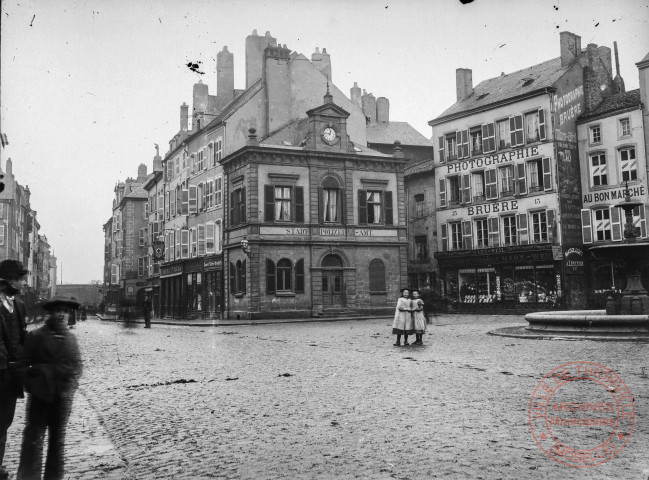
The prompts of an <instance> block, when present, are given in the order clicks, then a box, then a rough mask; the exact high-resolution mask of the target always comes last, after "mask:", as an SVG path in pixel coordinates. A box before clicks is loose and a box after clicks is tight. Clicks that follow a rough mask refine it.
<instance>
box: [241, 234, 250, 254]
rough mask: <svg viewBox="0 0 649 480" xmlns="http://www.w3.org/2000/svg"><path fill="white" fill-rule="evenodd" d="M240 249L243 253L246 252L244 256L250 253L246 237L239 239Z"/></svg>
mask: <svg viewBox="0 0 649 480" xmlns="http://www.w3.org/2000/svg"><path fill="white" fill-rule="evenodd" d="M241 250H243V253H245V254H246V256H249V254H250V244H249V243H248V238H247V237H245V236H244V237H243V240H241Z"/></svg>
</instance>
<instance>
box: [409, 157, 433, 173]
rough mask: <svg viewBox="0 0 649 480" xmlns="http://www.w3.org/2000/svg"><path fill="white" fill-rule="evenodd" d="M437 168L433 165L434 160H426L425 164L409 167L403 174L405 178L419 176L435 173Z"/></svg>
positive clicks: (420, 163)
mask: <svg viewBox="0 0 649 480" xmlns="http://www.w3.org/2000/svg"><path fill="white" fill-rule="evenodd" d="M434 170H435V166H434V165H433V161H432V160H424V161H423V162H419V163H415V164H414V165H411V166H409V167H408V168H406V169H405V170H404V172H403V175H404V176H405V177H408V176H411V175H417V174H419V173H426V172H433V171H434Z"/></svg>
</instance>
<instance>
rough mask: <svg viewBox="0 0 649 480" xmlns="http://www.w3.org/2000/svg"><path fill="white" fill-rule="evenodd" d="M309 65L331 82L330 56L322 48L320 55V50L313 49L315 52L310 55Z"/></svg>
mask: <svg viewBox="0 0 649 480" xmlns="http://www.w3.org/2000/svg"><path fill="white" fill-rule="evenodd" d="M311 63H312V64H313V65H315V67H316V68H317V69H318V70H320V71H321V72H322V74H323V75H325V76H326V77H327V78H328V79H329V81H330V82H331V56H330V55H329V54H328V53H327V49H326V48H323V49H322V53H320V49H319V48H318V47H315V52H314V53H312V54H311Z"/></svg>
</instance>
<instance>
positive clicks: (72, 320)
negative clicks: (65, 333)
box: [68, 297, 78, 328]
mask: <svg viewBox="0 0 649 480" xmlns="http://www.w3.org/2000/svg"><path fill="white" fill-rule="evenodd" d="M70 299H71V300H72V301H73V302H76V301H77V299H76V298H74V297H70ZM77 305H78V304H77ZM77 316H78V313H77V309H76V308H71V309H70V314H69V315H68V327H70V328H74V326H75V325H76V324H77Z"/></svg>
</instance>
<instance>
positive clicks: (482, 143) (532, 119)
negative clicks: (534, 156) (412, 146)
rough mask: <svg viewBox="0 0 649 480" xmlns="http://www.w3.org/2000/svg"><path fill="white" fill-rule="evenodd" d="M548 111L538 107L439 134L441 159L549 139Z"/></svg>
mask: <svg viewBox="0 0 649 480" xmlns="http://www.w3.org/2000/svg"><path fill="white" fill-rule="evenodd" d="M545 130H546V127H545V111H544V110H543V109H538V110H535V111H533V112H528V113H525V114H524V115H513V116H511V117H509V118H504V119H502V120H497V121H496V122H491V123H485V124H483V125H477V126H475V127H471V128H469V129H467V130H458V131H456V132H452V133H447V134H445V135H442V136H440V137H439V150H438V153H439V159H440V162H446V161H448V162H451V161H453V160H458V159H461V158H468V157H470V156H475V155H482V154H484V153H491V152H495V151H496V150H505V149H507V148H511V147H516V146H521V145H525V144H526V143H527V144H530V143H535V142H539V141H543V140H545Z"/></svg>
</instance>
